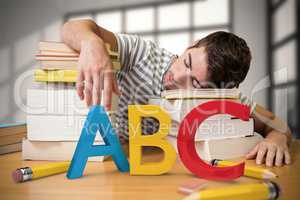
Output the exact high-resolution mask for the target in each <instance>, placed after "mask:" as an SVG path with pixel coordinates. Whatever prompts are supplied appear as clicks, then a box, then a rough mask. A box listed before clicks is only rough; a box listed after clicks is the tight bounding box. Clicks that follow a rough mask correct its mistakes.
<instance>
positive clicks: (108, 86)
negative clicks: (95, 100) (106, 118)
mask: <svg viewBox="0 0 300 200" xmlns="http://www.w3.org/2000/svg"><path fill="white" fill-rule="evenodd" d="M103 75H104V77H103V78H104V87H103V99H104V101H103V104H104V107H105V109H106V110H110V109H111V100H112V84H113V74H112V72H111V71H105V72H104V74H103Z"/></svg>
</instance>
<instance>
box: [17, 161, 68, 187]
mask: <svg viewBox="0 0 300 200" xmlns="http://www.w3.org/2000/svg"><path fill="white" fill-rule="evenodd" d="M69 166H70V162H57V163H49V164H45V165H40V166H35V167H23V168H19V169H17V170H15V171H14V172H13V173H12V178H13V180H14V181H15V182H24V181H29V180H32V179H37V178H42V177H45V176H51V175H54V174H60V173H64V172H66V171H67V170H68V169H69Z"/></svg>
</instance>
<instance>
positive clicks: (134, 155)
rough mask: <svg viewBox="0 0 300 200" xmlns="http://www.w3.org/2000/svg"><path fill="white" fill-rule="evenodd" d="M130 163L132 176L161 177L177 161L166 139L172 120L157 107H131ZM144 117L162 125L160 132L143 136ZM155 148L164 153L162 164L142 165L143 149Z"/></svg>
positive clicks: (129, 110)
mask: <svg viewBox="0 0 300 200" xmlns="http://www.w3.org/2000/svg"><path fill="white" fill-rule="evenodd" d="M128 117H129V122H128V123H129V161H130V174H132V175H159V174H163V173H166V172H168V171H169V170H170V169H171V167H172V166H173V164H174V163H175V161H176V152H175V150H174V148H173V147H172V146H171V144H169V143H168V141H166V140H165V139H164V138H165V137H166V136H167V134H168V132H169V127H170V125H171V119H170V117H169V115H168V114H167V113H166V112H165V111H164V110H162V108H160V107H159V106H157V105H129V106H128ZM142 117H155V118H156V119H157V120H158V121H159V124H160V127H159V130H158V131H157V132H156V133H154V134H152V135H142V130H141V129H142V127H141V120H142ZM143 146H155V147H159V148H161V149H162V150H163V151H164V159H163V160H162V161H161V162H152V163H146V164H141V161H142V147H143Z"/></svg>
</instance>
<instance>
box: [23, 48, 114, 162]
mask: <svg viewBox="0 0 300 200" xmlns="http://www.w3.org/2000/svg"><path fill="white" fill-rule="evenodd" d="M107 48H108V46H107ZM108 51H109V54H110V56H111V57H112V60H113V63H114V67H118V66H119V63H118V62H117V60H118V55H117V53H115V52H112V51H110V50H109V49H108ZM36 58H37V60H38V61H40V68H39V69H36V70H35V74H34V80H35V81H36V82H40V83H42V85H41V84H40V86H42V87H41V88H34V89H28V90H27V138H26V139H24V140H23V143H22V147H23V151H22V155H23V159H25V160H58V161H67V160H71V159H72V156H73V153H74V150H75V148H76V145H77V142H78V139H79V136H80V134H81V130H82V127H83V125H84V122H85V119H86V116H87V114H88V111H89V108H88V107H87V106H86V104H85V102H84V101H81V100H80V99H79V97H78V95H77V92H76V86H75V82H76V76H77V60H78V53H77V52H76V51H74V50H73V49H71V48H69V47H68V46H67V45H65V44H63V43H58V42H40V43H39V54H37V55H36ZM102 99H103V98H102ZM113 109H114V108H113ZM111 113H113V112H111ZM111 113H109V116H110V117H111ZM111 120H112V117H111ZM112 123H113V122H112ZM95 144H104V142H103V139H102V138H101V136H100V134H97V135H96V139H95ZM89 160H90V161H103V157H93V158H90V159H89Z"/></svg>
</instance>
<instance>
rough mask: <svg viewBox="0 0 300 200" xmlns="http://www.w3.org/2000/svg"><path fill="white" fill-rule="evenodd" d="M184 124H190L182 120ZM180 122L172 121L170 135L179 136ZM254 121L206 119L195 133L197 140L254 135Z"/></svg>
mask: <svg viewBox="0 0 300 200" xmlns="http://www.w3.org/2000/svg"><path fill="white" fill-rule="evenodd" d="M182 123H183V125H184V126H188V125H187V124H184V123H185V122H184V121H183V122H182ZM179 127H180V124H179V123H176V122H174V121H173V122H172V125H171V130H170V132H169V135H172V136H175V137H176V136H177V135H178V131H179ZM253 132H254V121H253V119H252V118H251V119H249V121H243V120H240V119H220V120H205V121H203V122H202V123H201V124H200V126H199V127H198V129H197V131H196V135H195V140H196V141H201V140H214V139H224V138H239V137H245V136H250V135H253Z"/></svg>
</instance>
